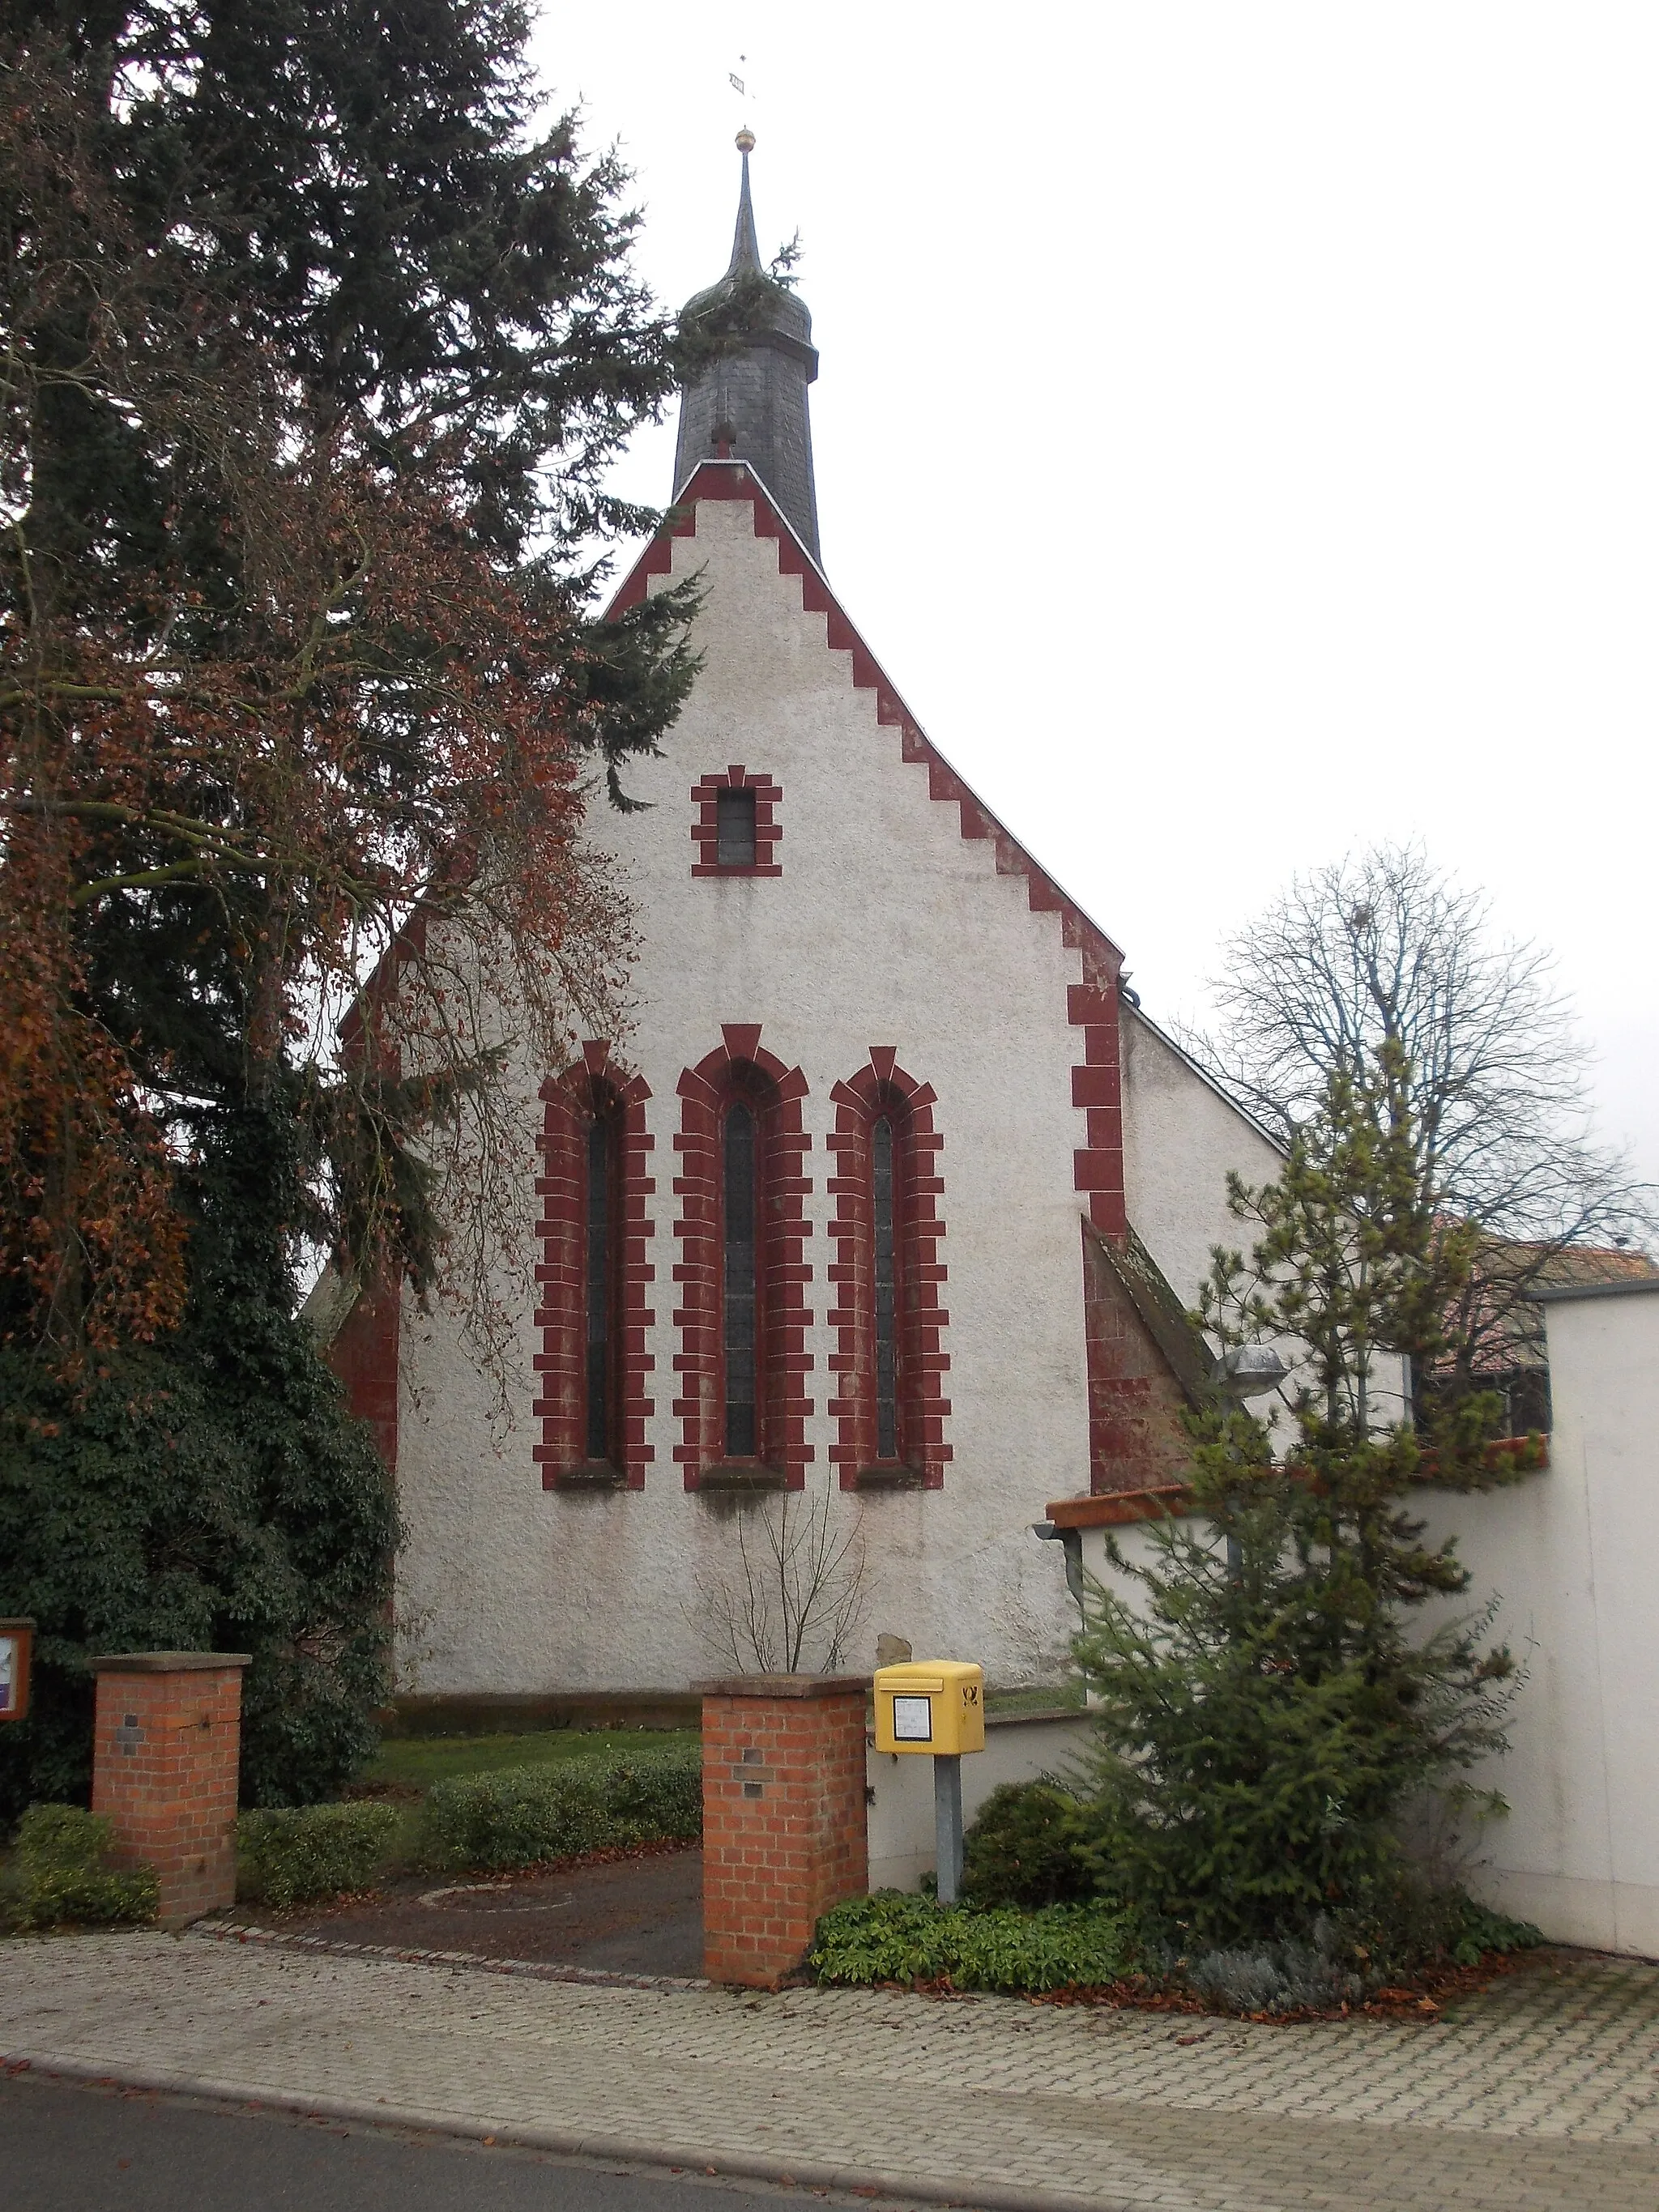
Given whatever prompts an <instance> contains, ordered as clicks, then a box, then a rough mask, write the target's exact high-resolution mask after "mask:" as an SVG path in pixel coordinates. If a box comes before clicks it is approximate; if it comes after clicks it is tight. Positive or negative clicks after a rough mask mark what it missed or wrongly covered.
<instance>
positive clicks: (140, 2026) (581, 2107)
mask: <svg viewBox="0 0 1659 2212" xmlns="http://www.w3.org/2000/svg"><path fill="white" fill-rule="evenodd" d="M0 2053H3V2054H4V2056H5V2057H6V2059H7V2060H8V2061H9V2062H10V2063H15V2062H16V2061H19V2060H27V2061H29V2062H30V2063H32V2064H33V2065H34V2066H36V2067H38V2068H40V2069H43V2070H46V2071H50V2070H52V2069H54V2068H57V2069H59V2070H64V2071H69V2072H72V2073H76V2074H81V2075H84V2074H86V2073H88V2072H89V2071H90V2072H96V2073H101V2074H106V2075H114V2076H117V2077H118V2078H121V2079H124V2080H129V2081H145V2082H149V2083H151V2084H153V2085H155V2086H171V2087H190V2088H192V2089H196V2090H198V2091H204V2092H206V2093H215V2094H219V2095H222V2096H226V2097H232V2098H235V2099H238V2100H252V2099H258V2100H270V2101H276V2102H282V2103H285V2104H290V2105H298V2106H301V2108H312V2107H314V2108H315V2109H318V2110H325V2111H351V2112H359V2113H362V2114H363V2115H365V2116H368V2117H370V2118H374V2117H380V2118H386V2119H394V2118H395V2119H396V2120H398V2122H399V2123H401V2124H415V2125H428V2126H439V2127H447V2128H452V2129H456V2130H461V2131H463V2132H467V2133H471V2134H473V2135H474V2136H475V2137H476V2136H478V2135H481V2134H494V2135H496V2136H499V2137H500V2138H501V2140H502V2141H507V2140H518V2141H525V2142H546V2143H549V2144H550V2145H553V2146H554V2147H556V2148H568V2149H585V2150H587V2151H614V2152H615V2153H616V2154H618V2155H635V2156H638V2155H644V2156H647V2157H653V2156H654V2157H660V2158H665V2159H668V2160H671V2161H673V2162H675V2163H678V2164H683V2165H684V2166H690V2167H691V2168H692V2169H693V2170H694V2171H696V2170H701V2169H702V2168H703V2167H705V2166H714V2167H718V2168H719V2169H720V2171H721V2172H749V2173H751V2174H762V2175H764V2174H768V2173H770V2174H773V2175H782V2174H786V2173H787V2174H789V2175H792V2176H793V2177H794V2178H795V2179H796V2180H797V2181H799V2183H801V2184H802V2185H807V2184H816V2185H821V2186H827V2185H832V2184H833V2185H839V2186H843V2187H844V2186H848V2185H859V2184H863V2185H866V2186H870V2187H881V2188H884V2189H885V2190H887V2191H891V2192H892V2193H895V2194H901V2195H908V2196H912V2197H940V2196H945V2197H951V2198H954V2199H956V2200H957V2201H960V2202H963V2203H969V2204H988V2205H1006V2206H1010V2207H1013V2206H1018V2205H1019V2204H1021V2203H1031V2204H1033V2205H1035V2204H1036V2203H1040V2202H1043V2201H1046V2202H1047V2203H1049V2204H1051V2205H1054V2206H1061V2205H1066V2204H1069V2205H1080V2204H1085V2203H1086V2204H1093V2205H1102V2206H1132V2207H1134V2208H1136V2212H1139V2208H1142V2207H1152V2206H1158V2207H1160V2208H1173V2212H1287V2208H1291V2207H1297V2208H1302V2207H1310V2208H1322V2207H1328V2208H1332V2212H1334V2209H1335V2208H1337V2207H1341V2208H1344V2212H1364V2208H1370V2207H1378V2208H1380V2207H1382V2206H1383V2205H1385V2204H1386V2205H1387V2206H1389V2207H1390V2208H1391V2212H1442V2208H1451V2207H1454V2206H1455V2207H1456V2208H1458V2212H1465V2208H1485V2207H1488V2206H1490V2207H1492V2208H1494V2212H1496V2208H1498V2207H1502V2208H1503V2212H1534V2208H1537V2212H1546V2208H1548V2212H1557V2208H1559V2212H1568V2208H1572V2212H1578V2208H1590V2207H1595V2208H1599V2207H1605V2208H1607V2212H1638V2209H1639V2212H1656V2208H1659V1967H1655V1966H1645V1965H1642V1964H1639V1963H1638V1962H1635V1961H1629V1960H1607V1959H1588V1958H1574V1957H1572V1956H1571V1955H1567V1954H1563V1955H1561V1956H1559V1957H1554V1958H1546V1959H1544V1960H1540V1961H1536V1962H1533V1963H1531V1964H1529V1965H1528V1967H1527V1968H1526V1969H1525V1970H1524V1971H1522V1972H1520V1973H1517V1974H1516V1975H1515V1976H1513V1977H1510V1978H1505V1979H1504V1980H1501V1981H1499V1982H1498V1983H1497V1984H1495V1985H1494V1986H1493V1988H1492V1990H1491V1991H1490V1992H1489V1993H1488V1994H1486V1995H1485V1996H1479V1997H1474V1998H1468V1999H1465V2000H1462V2002H1460V2003H1459V2004H1458V2005H1457V2006H1456V2007H1455V2008H1451V2010H1450V2012H1449V2017H1446V2018H1443V2019H1441V2020H1437V2021H1423V2022H1420V2023H1419V2022H1417V2021H1403V2022H1394V2021H1371V2020H1352V2021H1325V2022H1319V2023H1316V2024H1314V2025H1310V2026H1306V2027H1255V2026H1252V2025H1250V2024H1249V2023H1242V2022H1236V2021H1212V2020H1204V2019H1194V2018H1191V2017H1171V2016H1170V2015H1159V2014H1146V2013H1132V2012H1103V2011H1094V2010H1085V2009H1082V2008H1054V2007H1048V2006H1037V2005H1030V2004H1026V2003H1024V2002H1020V2001H1018V2000H1017V1999H1011V1998H998V1997H984V1998H972V1999H955V2000H951V2001H948V2002H938V2001H933V2000H929V1999H927V1998H922V1997H916V1996H907V1995H899V1994H888V1993H884V1992H870V1991H856V1990H835V1991H826V1990H791V1991H787V1992H785V1993H783V1994H781V1995H779V1996H755V1995H749V1994H737V1993H732V1992H731V1991H727V1990H716V1989H702V1990H698V1989H687V1988H684V1987H680V1988H678V1989H670V1988H665V1989H661V1990H646V1989H639V1988H599V1987H593V1986H589V1985H585V1984H580V1983H568V1982H550V1981H532V1980H523V1981H520V1980H518V1979H514V1978H507V1977H504V1976H502V1975H501V1974H499V1973H497V1974H485V1973H480V1972H475V1971H472V1970H471V1969H468V1968H465V1967H461V1966H455V1967H446V1966H437V1965H409V1964H404V1963H400V1962H398V1961H394V1960H384V1959H368V1958H344V1957H339V1956H333V1955H327V1954H306V1953H304V1952H300V1951H294V1950H283V1949H273V1948H264V1947H261V1946H258V1945H246V1946H240V1945H237V1944H234V1943H224V1942H211V1941H209V1940H206V1939H204V1938H203V1937H201V1936H195V1937H191V1936H185V1937H183V1938H175V1937H170V1936H157V1935H154V1934H149V1933H146V1934H135V1935H124V1936H82V1937H80V1938H78V1939H71V1938H58V1939H53V1938H30V1939H17V1940H14V1941H12V1942H7V1943H3V1944H0Z"/></svg>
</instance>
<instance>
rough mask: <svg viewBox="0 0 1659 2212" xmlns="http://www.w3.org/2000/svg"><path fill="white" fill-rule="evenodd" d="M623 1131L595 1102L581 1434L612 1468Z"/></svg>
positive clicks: (608, 1108) (605, 1103)
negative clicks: (619, 1164) (620, 1138)
mask: <svg viewBox="0 0 1659 2212" xmlns="http://www.w3.org/2000/svg"><path fill="white" fill-rule="evenodd" d="M617 1137H618V1130H617V1112H616V1101H615V1099H614V1097H604V1098H600V1099H596V1101H595V1102H594V1109H593V1118H592V1121H590V1122H589V1123H588V1125H587V1187H586V1191H585V1193H584V1194H583V1195H584V1200H585V1205H584V1212H585V1215H586V1218H585V1220H584V1222H583V1225H582V1227H583V1237H582V1244H583V1250H582V1262H583V1281H582V1307H583V1312H582V1322H583V1336H584V1339H585V1346H586V1358H585V1361H584V1373H583V1377H582V1382H583V1395H584V1397H585V1400H586V1403H585V1405H584V1406H583V1408H582V1428H583V1432H584V1435H585V1437H586V1445H587V1457H588V1460H589V1462H590V1463H592V1464H593V1465H595V1466H611V1465H614V1464H615V1462H616V1456H617V1360H616V1355H617V1347H618V1344H619V1340H620V1337H621V1331H620V1329H619V1328H618V1327H617V1318H618V1317H617V1310H616V1308H617V1287H618V1285H619V1283H620V1280H621V1275H622V1269H621V1267H620V1265H619V1264H618V1263H619V1259H620V1255H619V1254H618V1253H617V1249H616V1246H617V1237H616V1231H617V1218H618V1212H619V1209H618V1206H617V1190H616V1180H617V1153H618V1151H619V1149H620V1147H619V1146H618V1144H617Z"/></svg>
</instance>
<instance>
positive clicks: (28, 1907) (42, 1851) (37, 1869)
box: [4, 1805, 160, 1928]
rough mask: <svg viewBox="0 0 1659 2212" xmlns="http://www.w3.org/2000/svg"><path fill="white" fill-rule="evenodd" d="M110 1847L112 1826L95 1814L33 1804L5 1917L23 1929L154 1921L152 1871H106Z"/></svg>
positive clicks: (10, 1879) (10, 1877) (22, 1830)
mask: <svg viewBox="0 0 1659 2212" xmlns="http://www.w3.org/2000/svg"><path fill="white" fill-rule="evenodd" d="M113 1841H114V1831H113V1828H112V1824H111V1823H110V1822H109V1821H108V1820H105V1819H104V1818H102V1816H101V1815H100V1814H94V1813H88V1812H84V1811H83V1810H82V1808H81V1807H80V1806H78V1805H31V1806H30V1808H29V1809H28V1811H27V1813H25V1814H24V1815H23V1818H22V1820H21V1823H20V1824H19V1826H18V1830H17V1844H16V1850H15V1852H14V1854H13V1858H12V1863H11V1866H10V1868H9V1869H8V1873H7V1877H6V1891H5V1899H4V1902H5V1907H6V1915H5V1917H7V1918H9V1920H10V1921H11V1922H12V1923H14V1924H15V1926H17V1927H20V1928H57V1927H60V1926H62V1925H63V1924H64V1923H65V1922H80V1923H86V1924H88V1925H90V1924H93V1923H96V1924H98V1925H100V1926H104V1927H109V1926H113V1925H118V1924H120V1923H130V1922H141V1921H146V1920H154V1918H155V1911H156V1906H157V1905H158V1904H159V1902H160V1893H159V1890H158V1887H157V1884H156V1880H155V1869H154V1868H153V1867H147V1866H140V1867H132V1868H129V1869H120V1870H117V1869H114V1868H112V1867H107V1866H106V1865H105V1863H104V1861H105V1859H106V1857H107V1856H108V1854H109V1851H110V1848H111V1845H112V1843H113Z"/></svg>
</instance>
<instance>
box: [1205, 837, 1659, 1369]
mask: <svg viewBox="0 0 1659 2212" xmlns="http://www.w3.org/2000/svg"><path fill="white" fill-rule="evenodd" d="M1225 957H1226V965H1225V970H1224V973H1223V975H1222V976H1221V977H1220V978H1219V979H1218V981H1217V982H1216V984H1215V986H1214V991H1215V999H1216V1004H1217V1006H1218V1012H1219V1019H1218V1024H1217V1026H1216V1028H1215V1029H1214V1030H1212V1031H1211V1032H1207V1033H1206V1032H1201V1031H1200V1032H1192V1031H1188V1032H1186V1033H1184V1034H1183V1036H1182V1042H1183V1043H1184V1044H1185V1045H1186V1047H1187V1048H1188V1050H1189V1051H1191V1052H1192V1053H1193V1054H1194V1056H1195V1057H1196V1058H1197V1059H1199V1060H1200V1062H1201V1063H1202V1064H1203V1065H1204V1066H1206V1067H1207V1068H1208V1069H1209V1070H1210V1071H1211V1072H1212V1073H1213V1074H1215V1075H1216V1076H1217V1077H1218V1079H1219V1080H1220V1081H1221V1082H1222V1083H1223V1084H1225V1086H1226V1087H1227V1088H1228V1089H1229V1090H1230V1091H1232V1092H1233V1094H1234V1095H1235V1096H1236V1097H1238V1098H1240V1099H1241V1100H1242V1101H1243V1103H1245V1104H1247V1105H1248V1106H1249V1108H1250V1109H1251V1110H1252V1111H1253V1112H1254V1113H1255V1114H1256V1115H1258V1116H1259V1117H1260V1118H1261V1121H1263V1122H1264V1123H1265V1124H1266V1125H1267V1127H1269V1128H1270V1129H1272V1130H1273V1131H1274V1132H1275V1133H1277V1134H1278V1135H1279V1136H1281V1137H1282V1138H1285V1139H1288V1138H1289V1137H1290V1135H1291V1132H1292V1131H1293V1130H1294V1129H1296V1128H1297V1127H1298V1125H1300V1124H1301V1123H1303V1122H1304V1121H1306V1120H1307V1118H1308V1117H1309V1115H1310V1114H1311V1113H1312V1112H1313V1111H1314V1110H1315V1109H1316V1105H1317V1102H1318V1101H1319V1099H1320V1098H1321V1097H1322V1096H1323V1095H1324V1091H1325V1087H1326V1085H1327V1083H1328V1079H1329V1077H1330V1075H1331V1074H1332V1073H1333V1072H1334V1071H1337V1070H1346V1071H1347V1072H1348V1073H1350V1074H1352V1075H1354V1076H1356V1077H1358V1076H1359V1075H1361V1074H1363V1073H1364V1069H1365V1067H1366V1066H1368V1065H1371V1066H1374V1065H1375V1064H1376V1060H1377V1055H1378V1054H1379V1053H1380V1052H1381V1051H1382V1049H1383V1047H1384V1046H1385V1045H1389V1044H1394V1045H1398V1046H1399V1047H1400V1048H1401V1049H1402V1050H1403V1051H1404V1052H1405V1054H1407V1058H1408V1060H1409V1062H1410V1068H1411V1075H1410V1092H1411V1106H1412V1112H1413V1116H1414V1119H1415V1121H1416V1124H1417V1127H1418V1130H1419V1160H1420V1173H1421V1176H1422V1179H1423V1188H1424V1189H1425V1193H1427V1194H1430V1195H1431V1198H1432V1200H1433V1203H1434V1206H1435V1207H1436V1209H1437V1212H1438V1214H1439V1215H1440V1216H1441V1217H1442V1218H1443V1220H1444V1222H1445V1224H1446V1225H1447V1226H1448V1227H1450V1226H1451V1225H1453V1224H1455V1223H1474V1224H1475V1225H1478V1227H1479V1228H1480V1231H1482V1232H1483V1234H1482V1236H1481V1238H1480V1244H1479V1249H1478V1257H1477V1261H1476V1264H1475V1267H1474V1272H1473V1274H1472V1276H1471V1278H1470V1279H1469V1281H1468V1285H1466V1287H1465V1289H1464V1290H1463V1291H1462V1293H1461V1295H1460V1299H1459V1302H1458V1309H1457V1310H1456V1311H1455V1312H1454V1313H1450V1314H1449V1315H1447V1316H1445V1322H1444V1334H1445V1336H1446V1340H1447V1349H1446V1351H1445V1352H1444V1354H1443V1358H1441V1359H1440V1360H1439V1362H1437V1379H1438V1382H1439V1383H1440V1385H1441V1386H1442V1387H1449V1388H1450V1389H1452V1391H1453V1392H1454V1393H1455V1394H1461V1393H1462V1392H1464V1391H1467V1390H1468V1389H1470V1388H1472V1387H1478V1386H1479V1385H1480V1383H1481V1382H1482V1381H1483V1380H1486V1379H1489V1378H1490V1377H1492V1376H1493V1375H1494V1374H1495V1373H1497V1372H1498V1371H1499V1370H1502V1369H1504V1368H1506V1367H1512V1366H1514V1365H1516V1364H1526V1363H1527V1362H1528V1361H1531V1362H1534V1363H1535V1362H1536V1360H1537V1358H1538V1352H1537V1348H1536V1347H1537V1343H1538V1329H1539V1325H1538V1321H1537V1312H1538V1310H1537V1308H1536V1306H1535V1305H1534V1304H1532V1298H1533V1294H1534V1292H1535V1291H1537V1290H1538V1289H1540V1288H1541V1286H1542V1285H1545V1284H1546V1283H1548V1282H1550V1281H1552V1280H1556V1281H1559V1280H1560V1279H1562V1278H1563V1276H1564V1275H1565V1274H1567V1273H1583V1271H1584V1269H1585V1266H1586V1261H1587V1255H1586V1253H1585V1248H1594V1247H1596V1246H1602V1247H1607V1246H1611V1247H1613V1249H1614V1250H1615V1251H1622V1250H1625V1249H1629V1250H1630V1252H1631V1261H1630V1264H1634V1265H1638V1266H1639V1265H1640V1264H1641V1263H1640V1259H1639V1255H1638V1252H1637V1251H1636V1249H1634V1248H1635V1247H1636V1246H1637V1245H1638V1244H1639V1243H1640V1242H1641V1241H1642V1240H1643V1239H1644V1238H1645V1237H1650V1236H1651V1235H1652V1233H1653V1232H1654V1230H1655V1227H1656V1218H1659V1217H1656V1209H1655V1196H1656V1194H1655V1192H1654V1190H1653V1188H1652V1187H1651V1186H1650V1185H1647V1184H1644V1183H1643V1182H1640V1181H1639V1180H1638V1177H1637V1176H1635V1175H1634V1173H1633V1172H1632V1168H1631V1165H1630V1162H1629V1160H1628V1158H1627V1157H1626V1155H1625V1154H1624V1153H1622V1152H1619V1151H1616V1150H1614V1149H1613V1148H1611V1147H1609V1146H1604V1145H1602V1144H1601V1143H1599V1142H1598V1141H1597V1140H1596V1139H1595V1133H1594V1128H1593V1117H1592V1111H1591V1102H1590V1097H1589V1080H1588V1071H1589V1060H1588V1055H1587V1054H1586V1051H1585V1048H1584V1046H1583V1042H1582V1041H1581V1040H1580V1038H1579V1036H1578V1033H1577V1024H1576V1021H1575V1018H1574V1015H1573V1011H1572V1008H1571V1006H1570V1004H1569V1003H1568V1001H1567V1000H1566V999H1565V996H1564V995H1563V994H1562V992H1561V991H1560V989H1559V986H1558V984H1557V982H1556V981H1555V975H1554V963H1553V958H1552V957H1551V955H1550V954H1549V953H1548V952H1547V951H1543V950H1541V948H1540V947H1539V946H1538V945H1534V944H1530V943H1523V942H1517V941H1516V940H1515V939H1510V938H1505V937H1503V936H1501V935H1499V934H1498V933H1497V931H1496V930H1495V929H1494V927H1493V926H1492V916H1491V907H1490V902H1489V901H1488V900H1487V899H1486V896H1484V894H1482V893H1480V892H1479V891H1475V890H1467V889H1465V888H1464V887H1463V886H1462V885H1461V884H1458V883H1457V882H1456V881H1455V878H1453V877H1452V876H1450V875H1449V873H1448V872H1445V871H1444V870H1443V869H1441V868H1439V867H1437V866H1435V864H1434V863H1433V862H1432V861H1431V860H1430V858H1429V857H1428V855H1427V854H1426V853H1425V850H1424V849H1423V848H1422V847H1421V846H1419V845H1405V846H1400V845H1381V846H1377V847H1375V848H1370V849H1369V850H1367V851H1364V852H1362V853H1359V854H1351V855H1349V856H1348V857H1347V858H1346V859H1345V860H1341V861H1339V862H1337V863H1335V864H1334V865H1333V866H1328V867H1324V868H1321V869H1318V870H1316V871H1315V872H1313V873H1312V874H1310V875H1307V876H1303V877H1298V878H1297V879H1296V880H1295V881H1294V882H1293V883H1292V884H1291V888H1290V889H1289V890H1287V891H1286V892H1285V893H1284V894H1283V896H1281V897H1279V899H1277V900H1276V901H1275V902H1273V905H1272V906H1270V907H1269V908H1267V911H1266V912H1265V913H1264V914H1262V915H1261V916H1260V917H1259V918H1258V919H1257V920H1256V921H1253V922H1251V923H1250V924H1249V926H1248V927H1246V928H1244V929H1243V930H1241V931H1240V932H1239V933H1238V934H1237V936H1236V937H1234V938H1233V939H1231V940H1230V942H1229V943H1228V945H1227V946H1226V948H1225ZM1619 1265H1620V1261H1615V1260H1611V1259H1610V1260H1608V1261H1607V1272H1609V1273H1610V1272H1612V1271H1613V1268H1614V1267H1618V1266H1619Z"/></svg>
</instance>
